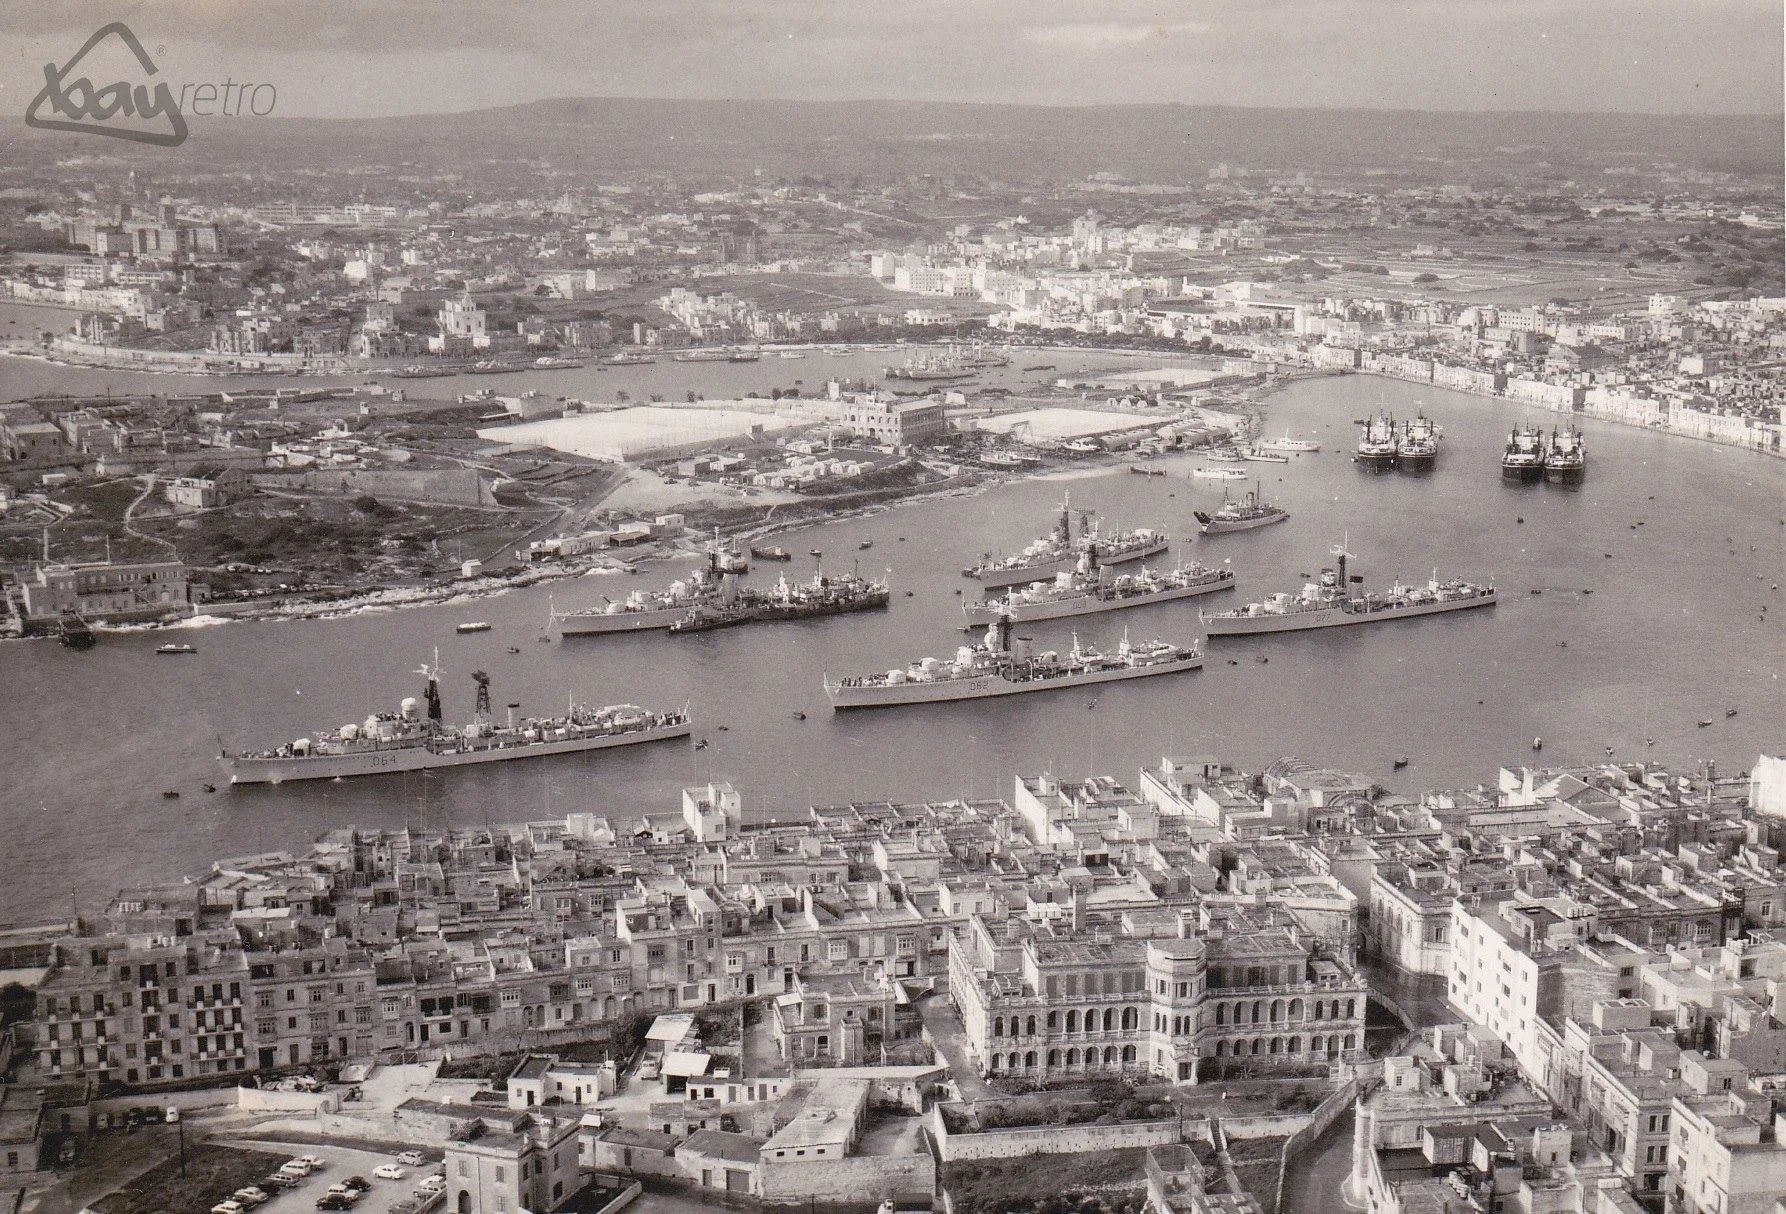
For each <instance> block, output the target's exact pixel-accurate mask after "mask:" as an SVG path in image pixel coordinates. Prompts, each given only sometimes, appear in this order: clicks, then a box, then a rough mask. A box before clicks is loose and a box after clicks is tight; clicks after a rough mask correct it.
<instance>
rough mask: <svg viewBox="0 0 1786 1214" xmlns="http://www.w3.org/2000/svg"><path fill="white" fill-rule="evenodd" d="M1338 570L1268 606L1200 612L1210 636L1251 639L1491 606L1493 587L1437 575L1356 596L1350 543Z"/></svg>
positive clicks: (1340, 549) (1337, 551)
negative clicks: (1349, 567)
mask: <svg viewBox="0 0 1786 1214" xmlns="http://www.w3.org/2000/svg"><path fill="white" fill-rule="evenodd" d="M1333 553H1334V556H1336V557H1337V558H1338V568H1337V570H1336V569H1323V570H1321V576H1320V578H1319V580H1317V581H1313V582H1309V583H1308V584H1306V585H1304V586H1303V588H1302V591H1301V592H1300V593H1298V594H1287V593H1279V594H1274V595H1272V596H1271V597H1270V598H1268V599H1266V600H1265V601H1264V602H1260V603H1248V604H1247V605H1246V606H1245V607H1241V608H1238V609H1236V610H1234V611H1222V612H1217V613H1214V614H1205V613H1203V612H1198V613H1197V614H1198V616H1199V618H1201V619H1202V621H1203V627H1204V628H1205V629H1206V630H1207V631H1208V633H1209V635H1210V636H1212V637H1213V636H1249V635H1253V634H1256V633H1263V632H1300V631H1302V630H1304V629H1309V628H1335V627H1338V626H1340V625H1342V624H1370V623H1375V622H1377V621H1379V620H1396V619H1405V618H1407V617H1410V616H1417V615H1434V614H1436V613H1438V612H1442V611H1463V610H1466V609H1468V608H1471V607H1492V606H1493V605H1494V602H1495V590H1494V587H1493V586H1478V585H1475V584H1474V583H1471V582H1464V581H1455V580H1454V581H1448V582H1441V581H1439V579H1438V576H1437V575H1436V574H1435V575H1434V576H1433V579H1432V580H1431V581H1430V582H1428V583H1427V584H1426V585H1424V586H1403V585H1402V584H1401V583H1399V582H1397V583H1396V584H1395V585H1394V586H1392V587H1390V588H1389V589H1388V590H1386V591H1384V592H1383V593H1381V594H1369V593H1365V592H1359V593H1356V594H1354V593H1353V590H1352V588H1353V586H1355V585H1357V584H1358V583H1360V582H1362V581H1363V580H1364V579H1363V578H1362V577H1359V576H1357V575H1356V574H1349V573H1348V571H1347V566H1346V562H1347V561H1348V560H1349V559H1350V555H1351V554H1350V553H1348V552H1347V551H1346V549H1345V545H1343V544H1341V545H1337V546H1335V548H1334V549H1333Z"/></svg>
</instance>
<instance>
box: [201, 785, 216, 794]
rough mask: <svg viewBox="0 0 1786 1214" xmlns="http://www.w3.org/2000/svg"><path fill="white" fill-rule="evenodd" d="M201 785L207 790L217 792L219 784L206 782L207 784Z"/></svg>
mask: <svg viewBox="0 0 1786 1214" xmlns="http://www.w3.org/2000/svg"><path fill="white" fill-rule="evenodd" d="M201 787H202V788H203V789H204V790H205V791H206V792H216V791H217V786H216V785H215V784H205V785H201Z"/></svg>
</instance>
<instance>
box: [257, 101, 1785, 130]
mask: <svg viewBox="0 0 1786 1214" xmlns="http://www.w3.org/2000/svg"><path fill="white" fill-rule="evenodd" d="M577 102H629V103H646V104H650V103H660V104H662V103H668V104H690V103H693V104H709V105H812V106H845V105H863V106H909V107H918V106H958V107H963V108H974V109H1021V110H1120V109H1129V110H1135V109H1185V110H1231V111H1239V112H1257V113H1282V114H1382V115H1389V114H1422V115H1438V116H1445V117H1552V118H1555V117H1563V118H1665V119H1748V120H1755V119H1763V120H1771V121H1774V122H1780V123H1782V124H1786V102H1783V105H1782V109H1781V111H1780V112H1774V111H1768V110H1569V109H1418V108H1409V107H1406V106H1366V105H1240V104H1236V103H1233V102H1218V101H1086V102H1058V101H977V100H961V99H941V100H930V99H918V98H910V97H830V98H821V97H726V96H653V95H637V94H635V95H611V94H583V95H578V94H563V95H558V96H551V97H535V98H531V99H529V100H526V101H509V102H504V103H502V104H499V105H480V106H472V107H470V108H467V109H462V110H415V111H406V112H397V111H393V112H390V113H378V114H363V115H340V114H335V115H329V114H297V115H282V114H277V113H276V114H272V115H268V118H267V120H271V121H278V122H376V121H380V120H382V119H389V118H454V117H461V116H464V115H467V114H489V113H496V112H498V111H501V110H514V109H521V108H522V107H525V106H532V105H555V104H566V103H577Z"/></svg>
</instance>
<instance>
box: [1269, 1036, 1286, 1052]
mask: <svg viewBox="0 0 1786 1214" xmlns="http://www.w3.org/2000/svg"><path fill="white" fill-rule="evenodd" d="M1271 1052H1272V1053H1274V1054H1281V1053H1283V1052H1284V1039H1283V1038H1282V1037H1273V1038H1272V1039H1271Z"/></svg>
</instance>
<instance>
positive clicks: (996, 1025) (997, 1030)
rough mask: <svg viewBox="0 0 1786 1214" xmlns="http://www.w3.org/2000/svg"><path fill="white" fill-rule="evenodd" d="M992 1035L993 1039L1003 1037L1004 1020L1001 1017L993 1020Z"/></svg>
mask: <svg viewBox="0 0 1786 1214" xmlns="http://www.w3.org/2000/svg"><path fill="white" fill-rule="evenodd" d="M992 1035H993V1036H994V1037H1003V1036H1004V1035H1005V1018H1004V1017H1003V1016H998V1017H995V1018H994V1019H993V1021H992Z"/></svg>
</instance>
